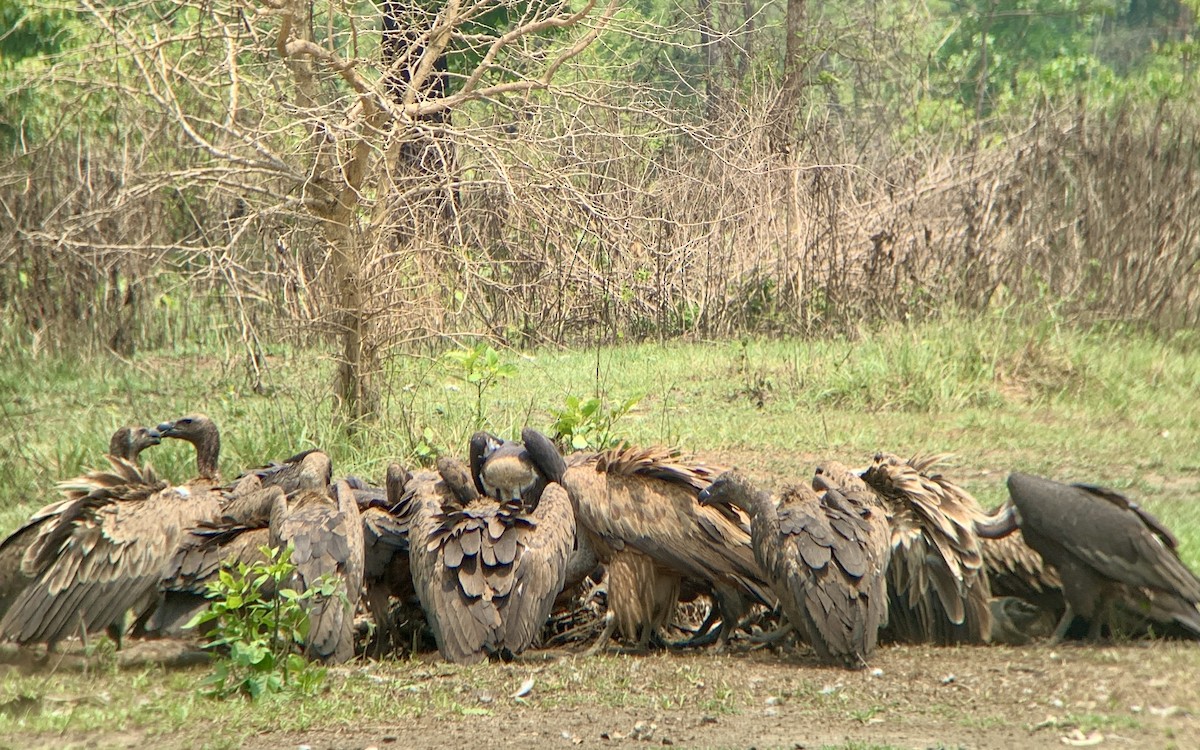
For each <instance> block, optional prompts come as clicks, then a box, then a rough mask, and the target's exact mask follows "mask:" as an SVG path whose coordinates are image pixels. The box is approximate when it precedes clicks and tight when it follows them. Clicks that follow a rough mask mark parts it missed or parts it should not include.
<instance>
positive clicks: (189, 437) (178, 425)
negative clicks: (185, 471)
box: [157, 414, 221, 479]
mask: <svg viewBox="0 0 1200 750" xmlns="http://www.w3.org/2000/svg"><path fill="white" fill-rule="evenodd" d="M157 431H158V434H159V435H160V436H162V437H165V438H175V439H177V440H186V441H187V442H189V443H191V444H192V445H193V446H195V447H196V467H197V469H199V473H200V476H201V477H202V478H205V479H215V478H217V477H218V476H219V475H218V473H217V461H218V458H219V457H220V455H221V435H220V432H219V431H218V430H217V425H216V423H215V422H213V421H212V420H211V419H209V418H208V417H206V416H204V415H203V414H192V415H190V416H187V417H181V418H180V419H176V420H174V421H172V422H163V423H162V424H160V425H159V426H158V428H157Z"/></svg>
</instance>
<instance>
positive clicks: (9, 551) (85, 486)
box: [0, 427, 160, 617]
mask: <svg viewBox="0 0 1200 750" xmlns="http://www.w3.org/2000/svg"><path fill="white" fill-rule="evenodd" d="M159 441H160V440H159V434H158V432H157V431H155V430H152V429H149V428H147V427H121V428H120V429H118V430H117V431H116V432H114V433H113V435H112V439H111V440H110V441H109V443H108V455H109V456H112V457H114V458H122V459H125V460H126V461H128V462H129V463H130V464H133V465H135V466H136V465H137V462H138V457H139V456H140V455H141V453H142V451H144V450H145V449H147V448H149V447H151V446H154V445H158V444H159ZM99 476H101V477H105V476H107V474H106V473H105V472H99ZM81 479H82V481H79V480H73V481H71V482H67V483H66V484H65V485H61V486H60V489H61V490H62V492H63V494H64V495H65V496H66V499H63V500H59V501H57V502H53V503H50V504H49V505H47V506H45V507H43V508H41V509H40V510H38V511H37V512H36V513H34V514H33V515H32V516H30V517H29V520H27V521H26V522H25V523H24V524H22V525H21V527H20V528H18V529H17V530H16V531H14V532H13V533H11V534H9V535H8V537H7V538H5V539H4V541H3V542H0V617H3V616H4V615H5V613H7V612H8V610H9V607H10V606H12V603H13V601H15V600H16V598H17V596H18V595H19V594H20V593H21V590H22V589H24V588H25V587H26V586H27V585H29V584H30V583H32V582H33V577H32V576H31V575H29V574H27V573H26V572H25V568H24V566H23V565H22V561H23V560H24V559H25V553H26V552H28V550H29V548H30V546H31V545H32V544H33V542H34V540H35V539H37V536H38V533H39V532H40V531H41V529H43V528H44V527H45V526H46V524H52V523H54V522H56V521H57V519H58V518H59V516H60V515H61V514H62V511H63V510H65V509H66V508H67V507H69V506H70V504H71V502H72V501H75V500H79V499H80V498H82V497H84V496H85V495H87V494H88V493H89V492H91V491H92V490H94V489H97V488H98V486H97V485H93V484H91V483H90V482H89V481H88V480H87V478H86V476H85V477H82V478H81ZM102 481H106V480H102ZM31 564H32V563H31Z"/></svg>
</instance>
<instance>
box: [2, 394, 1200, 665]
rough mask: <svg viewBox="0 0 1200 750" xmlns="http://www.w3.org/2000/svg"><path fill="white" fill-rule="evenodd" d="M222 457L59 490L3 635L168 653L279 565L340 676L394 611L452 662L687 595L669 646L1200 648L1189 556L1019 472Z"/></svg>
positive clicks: (548, 456) (474, 456) (1155, 524)
mask: <svg viewBox="0 0 1200 750" xmlns="http://www.w3.org/2000/svg"><path fill="white" fill-rule="evenodd" d="M164 438H175V439H179V440H184V441H187V442H189V443H191V444H192V445H193V446H194V447H195V450H196V466H197V476H196V477H195V478H193V479H191V480H189V481H187V482H186V483H184V484H170V483H168V482H166V481H164V480H162V479H160V478H159V477H158V476H157V475H156V474H155V473H154V471H153V470H152V469H151V468H150V467H149V466H144V465H141V464H140V463H139V456H140V454H141V452H142V451H143V450H144V449H146V448H149V447H151V446H153V445H157V444H158V443H159V442H160V441H161V440H162V439H164ZM219 452H220V437H219V434H218V430H217V426H216V425H215V424H214V423H213V422H212V421H211V420H210V419H208V418H207V417H204V416H200V415H195V416H190V417H185V418H183V419H178V420H175V421H173V422H165V423H163V424H160V425H159V426H158V427H157V428H154V429H148V428H145V427H136V428H130V427H125V428H122V429H120V430H118V431H117V433H116V434H115V435H114V436H113V438H112V442H111V444H110V447H109V456H108V459H109V462H110V463H111V470H108V471H94V472H90V473H88V474H86V475H84V476H82V477H79V478H77V479H73V480H70V481H68V482H64V483H62V484H61V485H60V489H61V490H62V493H63V495H64V497H63V499H61V500H59V501H57V502H55V503H52V504H50V505H47V506H46V507H44V508H42V509H41V510H39V511H38V512H37V513H35V514H34V515H33V516H32V517H31V518H30V519H29V520H28V521H27V522H26V523H25V524H24V525H23V526H21V527H20V528H19V529H17V530H16V531H15V532H13V533H12V534H11V535H10V536H9V537H8V538H7V539H5V540H4V541H3V543H0V638H3V639H7V640H11V641H15V642H17V643H20V644H29V643H44V644H47V645H48V646H49V647H54V646H55V644H58V643H59V642H61V641H63V640H64V639H67V638H72V637H84V638H86V637H87V636H88V634H89V633H99V632H107V633H108V634H109V635H110V636H111V637H113V638H114V639H115V640H116V641H117V643H118V644H120V643H121V642H122V639H124V638H129V637H135V638H150V637H161V636H178V635H181V634H182V633H183V631H184V625H185V624H187V623H188V622H189V621H190V620H191V619H193V616H194V615H195V614H196V613H197V612H198V611H199V610H201V609H202V608H203V607H205V606H206V605H207V603H208V599H206V597H205V594H206V591H207V587H206V584H207V583H208V582H209V581H211V580H212V579H213V578H214V577H215V576H216V575H217V574H218V572H219V571H220V570H221V569H222V567H223V566H230V565H234V564H236V563H238V562H244V563H247V564H249V563H253V562H255V561H258V560H262V559H263V555H264V550H265V549H268V548H270V547H280V546H283V545H291V546H292V548H293V556H292V562H293V563H294V565H295V572H294V574H293V580H291V581H289V582H288V585H289V586H290V587H292V588H295V589H297V590H304V589H305V588H306V587H307V586H311V585H313V584H314V583H315V582H316V581H318V580H319V579H324V580H329V579H327V578H325V577H326V576H332V580H334V581H336V583H337V586H336V588H337V591H336V592H335V594H334V595H330V596H318V597H315V598H312V599H308V600H306V602H305V603H306V606H307V607H308V614H309V618H310V629H309V633H308V637H307V642H306V643H305V644H304V648H305V653H306V655H307V656H309V657H310V658H312V659H318V660H321V661H324V662H328V663H339V662H343V661H346V660H347V659H350V658H353V657H354V655H355V653H356V647H357V646H358V645H360V644H359V643H358V641H360V640H362V639H361V638H360V637H359V636H361V635H362V630H363V628H362V627H361V624H362V623H364V622H368V621H370V622H373V627H370V628H367V631H366V632H367V633H368V634H369V638H368V643H367V645H366V649H367V650H368V652H369V653H370V654H372V655H375V656H379V655H384V654H387V653H390V652H392V651H394V650H396V649H399V648H401V647H402V646H403V645H404V644H403V642H402V641H403V639H402V638H401V637H400V635H399V631H400V628H399V625H400V620H401V619H403V617H405V616H406V615H401V614H398V613H403V612H412V611H416V612H418V613H419V614H418V615H417V617H418V618H421V619H423V622H422V627H427V628H428V631H431V633H432V636H433V638H434V640H435V641H436V644H437V648H438V650H439V652H440V653H441V655H442V657H443V658H445V659H447V660H450V661H454V662H475V661H481V660H484V659H487V658H489V657H498V658H502V659H510V658H512V656H513V655H515V654H519V653H521V652H522V651H523V650H525V649H527V648H530V647H536V646H538V645H541V644H542V642H543V639H544V638H545V637H546V634H547V632H548V628H547V623H548V621H550V620H551V618H552V616H553V615H554V613H555V612H556V611H561V610H562V609H563V608H564V607H568V608H569V607H572V606H576V604H573V602H574V603H578V602H579V601H583V600H584V599H588V600H592V599H593V597H595V596H596V592H597V591H603V594H604V598H603V600H604V602H605V605H606V612H605V614H604V616H603V620H602V622H603V629H602V632H601V633H600V635H599V637H598V638H597V640H596V641H595V643H594V644H593V645H592V646H591V648H590V650H589V653H595V652H597V651H599V650H601V649H604V648H606V647H607V644H608V643H609V642H610V641H611V640H612V638H613V637H614V636H619V637H620V638H622V639H624V640H625V641H627V642H629V643H630V644H632V646H633V647H634V648H636V649H638V650H644V649H646V648H649V647H651V646H652V645H662V644H664V643H667V638H666V636H665V634H666V633H667V631H668V630H670V629H671V628H676V627H680V626H679V624H678V623H677V622H676V618H677V614H678V612H679V606H678V605H679V603H680V601H695V600H699V601H702V602H705V603H707V604H708V606H707V607H706V608H704V609H703V610H702V611H704V612H706V613H707V616H706V617H705V618H704V621H703V622H702V623H699V624H698V626H697V627H694V628H690V637H687V638H686V640H685V641H683V642H682V643H681V642H673V643H671V644H670V645H673V646H683V645H686V646H701V645H714V647H715V648H718V649H722V648H725V647H726V644H727V643H728V642H729V641H730V639H731V638H732V637H734V636H735V634H738V633H739V631H742V632H743V633H745V635H739V636H738V637H739V638H744V639H745V640H746V641H750V642H755V643H759V642H770V641H774V640H778V639H781V638H783V637H785V636H787V635H788V634H794V636H795V637H796V638H797V639H799V640H800V641H802V642H804V643H806V644H808V645H809V646H810V647H811V648H812V650H813V651H814V652H815V654H816V657H817V658H818V659H819V660H820V661H821V662H823V663H827V664H833V665H839V666H844V667H847V668H861V667H863V666H864V665H866V664H867V663H868V661H869V660H870V659H871V657H872V654H873V653H874V651H875V650H876V648H877V645H878V643H879V642H881V641H883V642H909V643H913V642H924V643H938V644H951V643H987V642H989V641H995V642H1003V643H1015V644H1020V643H1026V642H1028V641H1030V640H1031V639H1033V638H1036V637H1040V636H1050V637H1051V638H1053V639H1055V640H1060V639H1063V638H1086V639H1097V638H1103V637H1110V636H1113V635H1118V634H1125V635H1131V636H1144V635H1155V636H1168V637H1184V638H1200V609H1198V604H1200V580H1198V579H1197V577H1196V576H1195V575H1194V574H1193V573H1192V572H1191V571H1190V570H1189V569H1188V568H1187V566H1186V565H1184V563H1183V562H1182V561H1181V560H1180V558H1179V555H1178V552H1177V549H1176V546H1177V542H1176V540H1175V538H1174V537H1173V536H1172V535H1171V533H1170V531H1168V530H1167V529H1166V528H1165V527H1164V526H1163V525H1162V524H1161V523H1160V522H1159V521H1158V520H1157V519H1155V518H1154V517H1153V516H1151V515H1150V514H1149V513H1147V512H1146V511H1145V510H1143V509H1141V508H1140V507H1138V505H1137V504H1136V503H1134V502H1132V501H1131V500H1129V499H1128V498H1126V497H1124V496H1123V495H1121V494H1119V493H1117V492H1114V491H1112V490H1110V489H1105V488H1102V487H1097V486H1093V485H1087V484H1071V485H1068V484H1062V483H1059V482H1054V481H1050V480H1047V479H1041V478H1038V477H1034V476H1029V475H1025V474H1012V475H1011V476H1010V477H1009V479H1008V489H1009V494H1010V497H1011V500H1010V501H1008V502H1006V503H1005V504H1004V505H1002V506H1001V507H1000V508H999V509H998V510H996V511H995V512H993V513H987V512H985V511H984V510H983V509H982V508H981V507H980V506H979V504H978V502H977V501H976V500H975V499H974V498H973V497H972V496H971V495H970V494H968V493H967V492H966V491H964V490H963V489H962V488H960V487H958V486H957V485H955V484H954V483H953V482H951V481H950V480H948V479H947V478H946V477H944V476H943V475H941V474H940V473H938V472H936V470H935V468H934V467H935V464H936V461H937V459H934V458H920V459H910V460H903V459H900V458H897V457H896V456H893V455H889V454H879V455H877V456H875V457H874V459H873V461H872V462H871V463H870V465H869V466H867V467H866V468H865V469H861V470H857V471H852V470H850V469H849V468H847V467H845V466H842V465H839V464H834V463H829V464H825V465H822V466H820V467H819V468H818V469H817V470H816V472H815V474H814V476H813V478H812V481H811V482H810V483H805V484H796V485H793V486H790V487H787V488H786V489H784V490H783V491H782V492H781V493H780V494H779V495H778V496H773V495H772V494H770V493H768V492H766V491H764V490H763V489H760V488H759V487H757V486H756V485H755V484H754V482H753V481H752V480H751V479H750V478H748V477H747V476H745V475H744V474H742V473H739V472H736V471H721V470H719V469H716V468H714V467H712V466H708V465H705V464H703V463H699V462H688V461H685V460H683V459H681V458H680V457H679V456H677V455H676V454H674V453H671V452H669V451H666V450H662V449H643V448H634V447H628V446H621V447H618V448H615V449H612V450H608V451H603V452H597V453H575V454H572V455H569V456H567V457H565V458H564V456H563V455H562V454H561V453H560V452H559V451H558V449H557V448H556V447H555V445H554V444H553V443H552V442H551V441H550V440H549V439H548V438H546V437H545V436H544V435H542V434H541V433H539V432H537V431H536V430H532V429H525V430H524V431H523V432H522V433H521V441H520V442H516V441H505V440H501V439H499V438H496V437H494V436H492V435H489V434H487V433H483V432H481V433H477V434H476V435H475V436H474V437H473V438H472V439H471V442H470V451H469V458H468V461H467V462H466V463H464V462H463V461H461V460H459V459H456V458H446V457H443V458H442V459H440V460H439V461H438V463H437V468H436V470H422V471H417V472H416V473H409V472H407V471H405V470H404V469H402V468H401V467H400V466H399V465H396V464H392V465H391V466H390V467H388V471H387V476H386V480H385V482H384V485H385V486H384V487H373V486H370V485H368V484H367V483H365V482H363V481H362V480H359V479H356V478H354V477H349V478H346V479H342V480H340V481H337V482H333V481H332V476H333V474H332V466H331V462H330V460H329V457H328V456H326V455H325V454H324V453H321V452H320V451H316V450H312V451H307V452H305V453H301V454H299V455H296V456H293V457H292V458H289V459H287V460H286V461H283V462H281V463H272V464H270V465H268V466H265V467H263V468H259V469H253V470H250V471H247V472H246V473H244V474H242V475H241V476H240V477H238V479H237V480H235V481H234V482H232V483H224V482H222V480H221V478H220V475H219V473H218V470H217V465H218V458H219ZM581 592H586V593H581ZM268 594H269V595H273V592H268ZM360 605H361V611H360ZM696 619H700V618H699V617H697V618H696ZM600 622H601V621H600V620H597V621H596V622H595V626H596V628H595V629H599V628H600ZM772 622H774V623H775V626H774V627H769V626H770V624H771V623H772ZM1055 622H1057V623H1058V625H1057V628H1054V623H1055ZM1051 628H1054V629H1053V632H1051ZM593 632H594V631H593Z"/></svg>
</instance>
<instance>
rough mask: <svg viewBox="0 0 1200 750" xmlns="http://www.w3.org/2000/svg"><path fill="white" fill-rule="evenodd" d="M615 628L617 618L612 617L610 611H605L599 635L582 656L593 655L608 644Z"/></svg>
mask: <svg viewBox="0 0 1200 750" xmlns="http://www.w3.org/2000/svg"><path fill="white" fill-rule="evenodd" d="M616 630H617V618H615V617H613V614H612V612H608V613H606V614H605V615H604V630H603V631H601V632H600V637H599V638H597V639H596V642H595V643H593V644H592V645H591V647H590V648H589V649H588V650H587V651H585V652H584V656H595V655H596V654H599V653H600V652H602V651H604V649H605V647H607V646H608V642H609V641H610V640H612V636H613V633H615V632H616Z"/></svg>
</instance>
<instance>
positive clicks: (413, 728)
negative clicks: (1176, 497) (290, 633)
mask: <svg viewBox="0 0 1200 750" xmlns="http://www.w3.org/2000/svg"><path fill="white" fill-rule="evenodd" d="M424 666H427V667H428V668H427V669H425V668H424ZM483 669H484V670H485V671H478V670H476V671H471V672H459V671H456V670H455V669H454V668H446V666H445V665H439V664H436V663H432V662H431V663H429V664H428V665H422V668H421V669H418V670H417V671H416V672H415V673H414V671H413V668H412V665H411V663H410V664H409V665H408V666H407V668H406V669H404V670H401V669H400V668H399V666H398V665H389V664H386V663H384V664H371V665H368V666H362V667H354V668H350V669H347V670H341V671H339V672H337V673H335V674H333V675H331V683H330V690H331V691H335V692H336V691H338V689H339V688H338V683H339V681H341V684H342V685H343V686H345V685H347V684H349V682H350V681H356V680H357V681H359V682H363V681H367V682H369V683H370V685H371V688H370V689H371V691H372V692H374V693H375V694H376V696H377V697H379V696H381V695H382V697H383V698H384V704H383V705H384V706H386V705H388V701H389V700H390V698H391V697H394V698H395V703H394V705H395V706H396V711H397V718H396V719H394V720H382V721H381V720H368V721H361V720H359V721H354V722H343V723H342V724H341V725H340V726H327V727H324V728H319V729H318V728H314V729H313V730H311V731H305V732H289V731H273V730H266V731H261V732H259V733H255V734H251V735H249V736H246V737H242V738H241V739H240V740H238V744H240V746H242V747H246V748H254V749H258V748H262V749H264V750H265V749H266V748H288V747H291V748H303V747H307V748H311V749H312V750H324V749H325V748H329V749H333V750H364V748H379V749H383V748H389V747H393V748H467V747H475V748H479V747H488V746H492V747H524V748H529V747H532V748H542V747H546V748H564V749H568V748H574V747H580V748H616V747H625V748H636V747H651V746H671V747H689V748H690V747H694V748H757V749H758V750H765V748H821V747H826V746H833V747H838V748H841V747H848V748H864V749H865V748H871V747H881V746H882V747H898V748H1050V747H1054V748H1062V747H1070V746H1081V747H1088V746H1098V747H1120V748H1168V747H1178V748H1197V747H1200V680H1198V679H1197V677H1198V676H1200V647H1197V646H1196V644H1180V643H1154V644H1149V643H1133V644H1122V645H1114V646H1099V647H1095V646H1081V645H1069V646H1059V647H1054V648H1051V647H1048V646H1034V647H1024V648H1009V647H973V648H933V647H886V648H883V649H882V650H881V651H880V653H879V654H878V656H877V658H876V659H875V660H874V662H873V664H872V665H871V668H870V669H868V670H864V671H861V672H846V671H842V670H838V669H828V668H819V667H816V666H814V665H813V662H812V659H811V657H809V656H805V655H804V654H803V653H797V652H794V651H785V652H782V653H781V652H778V651H769V650H757V651H743V652H739V653H733V654H729V655H714V654H712V653H710V652H705V651H698V652H684V653H657V654H652V655H649V656H640V657H638V656H616V657H605V658H600V659H587V658H583V657H578V656H575V655H573V654H568V653H565V652H557V653H550V654H545V653H541V654H533V655H530V658H528V659H526V660H523V661H520V662H516V663H513V664H507V665H503V664H495V665H490V666H488V667H485V668H483ZM481 674H482V675H485V676H484V677H483V678H482V682H481V677H480V675H481ZM530 680H532V685H530V684H529V681H530ZM522 686H525V687H529V688H530V689H529V690H528V692H527V694H525V695H524V696H522V697H521V698H520V699H517V698H514V697H512V696H513V694H514V693H517V692H519V691H520V689H521V687H522ZM447 693H448V694H450V695H452V696H454V701H453V706H452V707H450V708H447V707H446V701H445V699H444V696H445V694H447ZM422 695H424V696H425V697H424V698H422V697H421V696H422ZM437 695H442V696H443V698H442V699H438V698H437V697H436V696H437ZM413 696H416V697H415V701H416V702H415V703H414V702H413V701H414V697H413ZM422 704H423V706H424V707H423V709H421V710H417V711H413V710H412V708H413V706H414V705H415V706H418V707H421V706H422ZM414 714H415V715H414ZM384 715H386V711H385V712H384ZM318 723H319V722H318ZM334 723H335V724H336V722H334ZM212 729H213V728H212V727H211V726H207V725H206V722H205V721H199V722H196V723H195V724H190V725H188V728H187V729H186V730H185V731H183V732H178V733H173V734H172V735H171V736H161V735H158V734H150V735H148V734H144V733H142V732H139V731H138V730H137V729H128V730H125V731H121V732H111V731H110V732H99V733H91V732H86V731H83V732H77V731H71V732H68V733H66V734H55V735H54V736H46V735H44V734H43V735H25V736H21V735H12V736H8V737H3V738H0V746H2V747H12V748H14V749H15V748H22V749H26V748H30V749H31V748H49V747H65V748H70V747H78V748H105V747H124V748H141V747H154V748H158V749H161V750H168V749H169V748H177V747H178V748H184V747H202V746H206V745H209V744H210V741H211V737H210V733H211V730H212Z"/></svg>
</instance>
